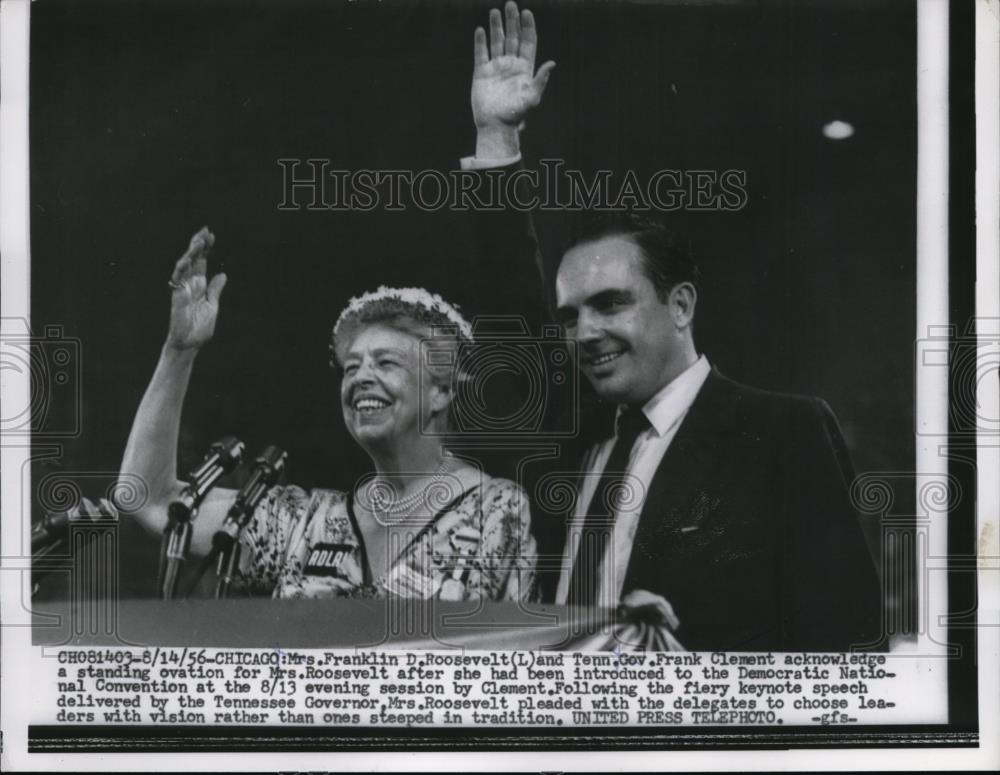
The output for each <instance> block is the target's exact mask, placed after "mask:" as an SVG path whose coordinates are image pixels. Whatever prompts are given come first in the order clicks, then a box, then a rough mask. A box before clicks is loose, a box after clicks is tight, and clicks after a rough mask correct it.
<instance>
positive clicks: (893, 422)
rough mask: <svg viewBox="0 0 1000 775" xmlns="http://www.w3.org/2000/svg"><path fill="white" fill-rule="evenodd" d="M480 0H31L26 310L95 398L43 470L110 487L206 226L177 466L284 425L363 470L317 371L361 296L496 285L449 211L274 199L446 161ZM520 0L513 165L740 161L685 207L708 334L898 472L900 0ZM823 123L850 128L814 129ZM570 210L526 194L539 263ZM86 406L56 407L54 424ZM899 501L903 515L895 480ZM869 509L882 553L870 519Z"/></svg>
mask: <svg viewBox="0 0 1000 775" xmlns="http://www.w3.org/2000/svg"><path fill="white" fill-rule="evenodd" d="M490 5H491V4H490V3H461V4H458V3H445V2H438V3H433V4H430V3H425V4H421V5H416V4H412V3H395V2H383V3H377V4H376V3H370V2H359V3H351V4H344V3H312V2H296V3H284V4H276V3H275V4H272V3H268V4H263V3H165V2H158V3H156V4H155V5H154V4H150V3H129V4H127V5H126V4H125V3H95V2H88V3H86V4H78V3H63V2H52V1H51V0H41V1H40V2H36V3H34V4H33V6H32V33H31V34H32V41H31V64H30V67H31V95H30V105H31V108H30V121H31V130H30V131H31V136H30V140H31V206H32V209H31V216H32V223H31V256H32V278H31V279H32V283H31V289H32V290H31V294H32V299H31V304H32V325H33V328H34V330H35V332H36V333H37V332H39V331H40V330H41V329H42V327H43V326H45V325H49V324H58V325H61V326H62V327H63V329H64V332H65V334H66V335H67V336H70V337H76V338H78V339H79V340H80V343H81V356H80V364H81V381H80V395H81V397H82V405H81V415H80V426H81V429H82V430H81V433H80V434H79V435H78V436H76V437H74V438H70V439H60V440H59V441H60V443H61V444H62V451H61V454H59V455H57V456H55V457H52V458H49V459H47V460H44V461H41V462H39V463H37V464H36V466H35V471H34V476H35V481H36V482H39V481H42V480H44V478H45V477H46V475H48V474H55V473H61V474H65V475H66V476H67V477H70V478H72V477H76V478H77V479H78V480H80V481H81V482H83V483H84V486H83V489H84V492H85V494H88V495H91V496H92V497H99V496H100V495H102V494H103V491H104V489H105V487H106V485H107V484H108V483H110V480H112V479H113V477H114V473H113V472H114V471H116V470H117V467H118V465H119V463H120V461H121V454H122V451H123V449H124V445H125V441H126V439H127V436H128V431H129V428H130V425H131V421H132V418H133V415H134V411H135V408H136V407H137V406H138V403H139V399H140V398H141V396H142V393H143V391H144V389H145V386H146V384H147V382H148V380H149V377H150V376H151V374H152V370H153V367H154V365H155V363H156V359H157V356H158V354H159V347H160V344H161V342H162V340H163V336H164V334H165V331H166V322H167V315H168V307H169V291H168V289H167V287H166V281H167V279H168V278H169V275H170V271H171V267H172V265H173V262H174V261H175V260H176V258H177V257H178V256H179V255H180V254H181V253H182V252H183V250H184V248H185V246H186V244H187V241H188V239H189V237H190V235H191V233H193V232H194V231H195V230H197V229H198V228H199V227H200V226H202V225H203V224H208V225H209V226H210V227H211V228H212V229H213V231H214V232H215V233H216V235H217V245H216V250H215V252H214V253H213V259H214V261H213V263H214V264H215V266H216V267H220V266H221V267H222V268H224V269H225V270H226V271H227V273H228V274H229V278H230V282H229V286H228V287H227V289H226V291H225V294H224V296H223V304H222V314H221V316H220V320H219V325H218V327H217V330H216V337H215V340H214V341H213V342H212V343H211V344H210V345H209V346H208V347H207V348H206V350H205V351H204V352H203V353H202V354H201V355H200V356H199V361H198V364H197V367H196V370H195V374H194V377H193V379H192V384H191V388H190V391H189V394H188V399H187V402H186V405H185V414H184V419H183V425H182V435H181V469H180V470H182V471H184V470H186V469H188V468H190V467H191V466H192V465H193V464H194V463H195V462H197V460H198V459H199V458H200V456H201V454H202V453H203V451H204V449H205V448H206V446H207V444H208V443H209V442H211V441H212V440H214V439H216V438H218V437H219V436H221V435H223V434H224V433H237V434H238V435H239V436H240V437H241V438H243V439H244V440H245V441H246V442H247V446H248V449H249V450H250V451H256V450H258V449H260V448H261V447H262V446H263V445H265V444H268V443H275V444H279V445H281V446H283V447H285V448H286V449H288V450H289V452H290V477H291V479H292V480H293V481H295V482H297V483H300V484H302V485H303V486H306V487H309V486H327V487H338V486H340V487H342V486H345V484H346V483H349V482H350V481H353V478H354V477H355V476H356V475H357V474H358V473H360V472H361V471H363V470H364V469H365V464H366V462H367V461H366V460H365V458H364V455H363V453H362V452H361V451H360V450H359V449H358V448H357V447H356V446H355V445H354V444H353V442H352V441H351V439H350V438H349V436H348V435H347V433H346V431H345V430H344V427H343V422H342V420H341V418H340V408H339V399H338V380H337V374H336V373H335V372H334V371H332V370H330V369H329V368H328V366H327V357H328V353H327V344H328V341H329V331H330V327H331V325H332V323H333V321H334V320H335V319H336V316H337V314H338V313H339V311H340V309H341V308H342V307H343V306H344V304H345V302H346V300H347V299H348V297H350V296H352V295H355V294H357V293H359V292H362V291H364V290H367V289H371V288H373V287H375V286H377V285H379V284H391V285H404V284H417V285H423V286H426V287H428V288H430V289H432V290H434V291H437V292H440V293H441V294H442V295H443V296H445V297H446V298H448V299H452V300H455V301H458V302H459V303H462V304H463V306H464V308H465V309H466V310H467V311H468V312H470V313H476V312H497V311H500V312H502V310H491V309H490V308H489V299H488V298H483V297H482V295H481V294H477V293H476V292H475V290H474V288H475V285H476V284H475V283H470V282H469V281H468V280H469V276H470V274H469V273H470V271H471V270H472V267H474V265H475V255H474V253H473V252H472V251H471V245H472V242H471V235H470V225H469V216H468V215H467V214H462V213H451V212H447V211H439V212H436V213H428V212H422V211H419V210H414V209H410V210H407V211H405V212H402V213H388V212H384V211H378V210H376V211H374V212H371V213H343V212H308V211H300V212H287V211H279V210H278V204H279V202H280V201H281V198H282V172H281V169H280V167H279V166H278V164H277V160H278V159H279V158H288V157H293V158H303V159H305V158H309V157H319V158H328V159H330V160H331V167H333V168H340V169H348V170H352V169H360V168H369V169H412V170H421V169H426V168H435V169H440V170H449V169H453V168H455V167H456V165H457V159H458V157H459V156H461V155H466V154H469V153H472V151H473V149H474V128H473V126H472V122H471V116H470V110H469V104H468V103H469V100H468V92H469V85H470V78H471V69H472V65H471V54H472V52H471V49H472V31H473V29H474V28H475V27H476V26H477V25H480V24H483V25H484V24H485V23H486V18H487V16H486V15H487V11H488V9H489V7H490ZM529 7H531V8H532V10H534V11H535V14H536V19H537V21H538V26H539V30H540V40H541V46H540V51H539V58H538V61H539V63H541V62H543V61H545V60H546V59H554V60H556V62H557V63H558V66H557V68H556V70H555V72H554V74H553V76H552V80H551V82H550V84H549V88H548V92H547V94H546V97H545V101H544V103H543V105H542V106H541V108H540V109H538V110H537V111H536V113H535V114H534V115H533V116H532V117H531V119H530V126H529V127H528V129H527V131H526V132H525V134H524V137H523V146H524V150H525V155H526V161H527V163H528V165H529V166H530V165H531V162H532V160H533V159H538V158H561V159H564V160H565V162H566V166H567V167H569V168H575V169H580V170H583V171H584V172H587V173H591V172H593V171H595V170H597V169H602V168H607V169H612V170H615V172H616V179H619V180H620V176H621V174H622V173H623V172H624V171H625V170H628V169H632V170H635V172H636V174H637V175H638V177H639V179H640V180H644V179H645V178H646V177H648V176H649V175H650V174H652V173H653V172H655V171H656V170H659V169H689V170H696V169H708V170H725V169H743V170H746V171H747V189H748V194H749V199H748V204H747V206H746V207H745V208H744V209H743V210H742V211H740V212H737V213H731V212H727V213H712V212H709V213H689V214H687V215H684V216H679V217H675V219H674V220H675V221H677V222H678V223H679V225H680V226H681V227H683V228H685V229H686V230H687V231H688V232H689V233H690V234H691V235H692V236H693V239H694V242H695V245H696V247H697V248H698V251H699V254H700V255H701V264H702V271H703V273H704V275H705V282H704V286H703V293H702V297H701V299H700V301H699V307H698V318H697V320H698V322H697V337H696V339H697V342H698V345H699V349H701V350H702V351H704V352H706V353H707V354H708V356H709V358H710V359H711V361H712V362H713V363H714V364H716V365H717V366H718V367H719V368H720V369H721V370H722V371H723V372H724V373H725V374H727V375H728V376H730V377H733V378H735V379H737V380H740V381H743V382H748V383H751V384H754V385H758V386H760V387H764V388H768V389H773V390H779V391H788V392H800V393H809V394H815V395H820V396H822V397H824V398H825V399H826V400H827V401H828V402H829V403H830V404H831V406H832V407H833V409H834V411H835V412H836V414H837V416H838V417H839V419H840V421H841V423H842V426H843V429H844V433H845V436H846V438H847V441H848V444H849V446H850V448H851V452H852V455H853V459H854V463H855V466H856V468H857V469H858V471H860V472H863V471H906V470H912V468H913V460H914V443H913V401H914V391H913V367H912V363H913V354H912V353H913V338H914V337H913V331H914V325H915V287H916V279H915V244H914V234H915V200H916V180H915V170H916V96H915V78H916V57H915V37H916V23H915V11H914V7H913V6H912V5H909V4H906V3H901V2H877V1H876V2H873V1H872V0H865V2H844V1H843V0H840V1H838V2H824V3H813V2H802V3H794V4H790V3H784V2H750V3H718V4H703V5H697V6H695V5H689V4H646V3H636V4H632V3H602V4H593V3H588V4H585V5H576V4H574V5H570V4H563V3H543V2H536V3H532V4H531V5H530V6H529ZM834 119H841V120H844V121H848V122H850V123H851V124H852V125H853V126H854V127H855V130H856V133H855V135H854V136H853V137H851V138H849V139H846V140H841V141H832V140H829V139H827V138H825V137H824V136H823V134H822V132H821V129H822V127H823V125H824V124H826V123H827V122H829V121H832V120H834ZM568 220H569V216H568V215H567V214H564V213H556V212H545V213H540V214H538V215H537V217H536V223H537V226H538V229H539V232H540V236H541V238H542V243H543V248H547V250H546V254H547V258H548V260H549V262H550V263H551V264H554V263H555V262H557V261H558V257H559V256H558V253H557V251H556V247H555V246H556V245H557V244H558V242H559V238H560V236H561V234H562V233H563V231H564V230H565V228H566V224H567V222H568ZM529 279H533V278H529ZM74 411H75V409H74V407H73V405H72V402H70V401H62V402H55V403H53V404H52V405H51V406H50V407H48V416H47V418H46V422H48V423H52V424H53V426H58V425H59V424H63V425H65V424H66V423H67V422H69V420H70V419H71V418H70V415H71V414H72V413H73V412H74ZM497 473H505V472H504V471H498V472H497ZM84 474H91V475H92V476H90V477H89V478H86V479H84V476H83V475H84ZM102 476H103V477H104V478H103V479H101V477H102ZM98 480H100V482H101V483H100V484H98V483H97V482H98ZM91 490H93V491H91ZM37 495H38V494H37V493H36V496H37ZM897 497H898V499H899V500H898V502H897V511H898V510H900V509H901V510H902V512H903V513H908V512H907V511H906V509H907V503H908V501H907V498H909V499H910V500H911V501H912V495H911V494H910V493H908V492H900V493H897ZM36 505H37V504H36ZM909 513H912V512H909ZM866 529H867V531H868V534H869V538H870V539H871V541H872V550H873V552H874V553H876V554H877V553H878V535H879V526H878V524H877V523H875V522H874V520H873V519H869V520H868V521H867V523H866ZM123 530H128V531H129V535H130V536H131V534H132V533H133V532H134V533H135V535H134V536H132V537H130V539H129V540H130V543H129V544H128V545H129V547H130V549H129V552H128V553H127V560H126V562H125V563H124V564H123V568H122V578H123V585H124V590H125V591H126V592H127V591H134V592H140V591H148V590H149V589H150V588H151V586H152V581H153V579H152V576H153V570H152V569H151V568H150V566H149V564H148V563H149V561H150V558H152V559H153V561H155V552H156V541H155V540H154V539H152V538H150V537H146V536H145V535H143V534H141V533H140V532H139V531H138V530H135V529H133V528H131V527H128V528H124V527H123Z"/></svg>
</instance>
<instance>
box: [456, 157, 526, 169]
mask: <svg viewBox="0 0 1000 775" xmlns="http://www.w3.org/2000/svg"><path fill="white" fill-rule="evenodd" d="M519 161H521V154H517V155H515V156H506V157H504V158H502V159H480V158H477V157H476V156H465V157H463V158H462V160H461V164H462V169H463V170H489V169H498V168H500V167H510V166H511V165H512V164H517V163H518V162H519Z"/></svg>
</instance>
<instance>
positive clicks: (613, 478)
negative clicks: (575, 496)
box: [567, 407, 650, 606]
mask: <svg viewBox="0 0 1000 775" xmlns="http://www.w3.org/2000/svg"><path fill="white" fill-rule="evenodd" d="M617 425H618V432H617V434H616V440H615V445H614V447H612V449H611V455H610V456H609V457H608V462H607V463H606V464H605V466H604V472H603V473H602V474H601V478H600V479H599V480H598V482H597V487H596V488H595V490H594V495H593V497H592V498H591V499H590V504H589V505H588V507H587V511H586V512H585V516H584V521H583V527H582V529H581V531H580V544H579V548H578V549H577V552H576V562H575V564H574V565H573V575H572V576H571V577H570V582H569V598H568V600H567V602H568V603H569V604H570V605H583V606H592V605H594V602H595V599H596V597H597V587H598V581H599V575H600V572H601V567H600V566H601V560H602V558H603V557H604V556H605V551H606V549H607V546H608V543H609V542H610V540H611V531H612V528H613V527H614V521H615V511H616V510H617V503H618V501H619V500H620V499H619V498H618V497H616V496H620V495H622V494H623V493H626V492H628V490H629V489H630V487H629V483H628V482H627V481H626V469H627V468H628V459H629V453H631V451H632V447H633V446H634V445H635V440H636V439H637V438H638V437H639V434H640V433H642V432H643V431H644V430H646V429H648V428H649V427H650V426H649V420H648V419H647V418H646V415H645V414H644V413H643V412H642V410H641V409H638V408H635V407H630V408H629V409H627V410H626V411H625V412H623V413H622V414H621V416H620V417H619V418H618V424H617ZM625 500H629V499H628V498H625ZM605 570H606V571H610V570H611V568H607V569H605Z"/></svg>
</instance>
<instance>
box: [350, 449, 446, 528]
mask: <svg viewBox="0 0 1000 775" xmlns="http://www.w3.org/2000/svg"><path fill="white" fill-rule="evenodd" d="M451 463H452V458H451V456H450V455H449V456H446V457H444V458H443V459H442V460H441V465H439V466H438V467H437V470H436V471H435V472H434V473H433V474H432V475H431V479H430V481H429V482H428V483H427V484H425V485H424V486H423V487H422V488H421V489H419V490H417V491H416V492H415V493H411V494H410V495H407V496H406V497H405V498H401V499H400V498H397V497H396V490H395V488H394V487H393V486H392V485H390V484H386V483H385V482H380V481H378V480H376V479H372V481H371V482H369V484H368V485H367V486H366V487H365V488H364V494H365V499H366V500H367V502H368V503H367V506H368V509H369V510H370V511H371V512H372V514H373V515H374V516H375V518H376V519H377V520H378V521H379V522H381V523H382V524H383V525H395V524H398V523H400V522H402V521H403V520H404V519H405V518H406V517H408V516H410V514H411V512H412V511H413V510H414V509H415V508H416V507H417V506H418V505H419V504H420V503H421V501H423V500H424V498H425V496H426V494H427V490H428V489H429V488H430V487H432V486H433V485H435V484H437V483H438V482H440V481H441V480H442V479H443V478H444V474H445V473H446V472H447V470H448V469H449V468H450V467H451Z"/></svg>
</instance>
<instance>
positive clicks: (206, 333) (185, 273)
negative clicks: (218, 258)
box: [167, 226, 226, 350]
mask: <svg viewBox="0 0 1000 775" xmlns="http://www.w3.org/2000/svg"><path fill="white" fill-rule="evenodd" d="M214 244H215V235H214V234H212V232H210V231H209V230H208V227H207V226H205V227H203V228H202V229H201V231H199V232H198V233H197V234H195V235H194V236H193V237H192V238H191V244H190V245H188V249H187V252H186V253H185V254H184V255H183V256H181V257H180V259H179V260H178V261H177V264H176V265H175V266H174V273H173V275H172V276H171V278H170V287H171V288H172V289H173V293H172V294H171V298H170V329H169V331H168V333H167V346H168V347H172V348H174V349H177V350H188V349H191V348H196V349H197V348H199V347H201V346H202V345H203V344H205V342H207V341H208V340H209V339H211V338H212V334H213V333H214V332H215V320H216V318H217V317H218V314H219V296H220V295H221V294H222V289H223V288H224V287H225V286H226V275H225V274H224V273H222V272H220V273H219V274H217V275H215V276H214V277H213V278H212V279H211V281H209V280H208V278H207V277H206V270H207V269H208V254H209V251H211V249H212V246H213V245H214Z"/></svg>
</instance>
